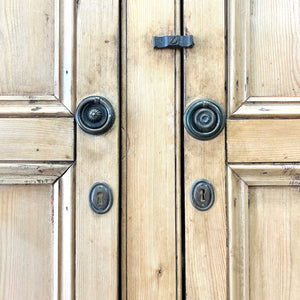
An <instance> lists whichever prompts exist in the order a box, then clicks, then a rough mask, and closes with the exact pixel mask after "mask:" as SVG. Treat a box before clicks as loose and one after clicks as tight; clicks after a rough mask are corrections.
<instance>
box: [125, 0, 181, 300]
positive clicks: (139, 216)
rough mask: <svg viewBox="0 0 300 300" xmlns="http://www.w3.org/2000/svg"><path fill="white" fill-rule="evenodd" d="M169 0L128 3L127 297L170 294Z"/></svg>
mask: <svg viewBox="0 0 300 300" xmlns="http://www.w3.org/2000/svg"><path fill="white" fill-rule="evenodd" d="M174 4H175V3H174V1H173V2H172V1H171V2H170V1H163V2H162V1H138V0H134V1H127V4H126V8H125V9H126V13H127V19H126V26H127V37H126V41H127V49H126V57H124V58H123V59H126V60H127V72H126V75H125V76H126V82H127V94H126V96H125V98H124V99H125V101H126V110H127V116H126V117H127V130H126V141H127V142H126V147H127V153H126V154H127V161H126V165H127V181H126V188H127V219H126V220H127V262H126V263H127V298H128V299H142V298H144V299H176V293H177V291H176V290H177V286H176V225H175V222H176V202H175V201H176V187H175V176H176V173H175V172H176V170H175V164H176V162H175V148H176V137H175V132H176V127H175V126H177V125H175V111H176V103H175V98H176V97H177V96H176V94H175V93H176V91H175V89H176V87H175V81H176V82H178V79H177V78H176V77H175V65H176V56H175V51H174V50H163V51H161V50H154V49H153V44H152V43H153V39H152V38H153V36H155V35H157V36H163V35H170V34H174V32H175V20H174V13H175V5H174Z"/></svg>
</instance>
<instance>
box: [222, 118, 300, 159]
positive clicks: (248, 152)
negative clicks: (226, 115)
mask: <svg viewBox="0 0 300 300" xmlns="http://www.w3.org/2000/svg"><path fill="white" fill-rule="evenodd" d="M299 130H300V120H276V121H274V120H234V121H232V120H229V121H228V122H227V151H228V161H229V162H297V161H300V152H299V146H300V140H299Z"/></svg>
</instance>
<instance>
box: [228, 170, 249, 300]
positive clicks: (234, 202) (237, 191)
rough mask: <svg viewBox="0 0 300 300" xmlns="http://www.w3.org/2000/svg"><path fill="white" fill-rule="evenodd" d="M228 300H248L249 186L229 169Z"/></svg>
mask: <svg viewBox="0 0 300 300" xmlns="http://www.w3.org/2000/svg"><path fill="white" fill-rule="evenodd" d="M227 176H228V244H229V245H228V247H229V249H228V250H229V251H228V252H229V257H228V260H229V266H228V267H229V270H228V274H229V278H228V279H229V291H228V292H229V299H232V300H238V299H243V300H246V299H249V230H248V227H249V226H248V219H249V217H248V215H249V213H248V185H247V184H246V183H245V182H244V181H243V180H241V178H240V177H239V176H238V175H237V174H235V173H234V172H233V171H232V170H231V168H230V167H228V174H227Z"/></svg>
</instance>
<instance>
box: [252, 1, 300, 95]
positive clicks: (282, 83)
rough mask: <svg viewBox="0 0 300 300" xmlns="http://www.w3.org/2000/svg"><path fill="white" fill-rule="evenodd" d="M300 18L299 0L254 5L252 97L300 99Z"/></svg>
mask: <svg viewBox="0 0 300 300" xmlns="http://www.w3.org/2000/svg"><path fill="white" fill-rule="evenodd" d="M249 2H250V1H249ZM299 14H300V3H299V1H298V0H275V1H274V0H265V1H259V0H254V1H251V17H250V20H251V21H250V22H251V26H250V28H251V29H250V37H251V39H250V45H251V50H250V51H251V52H250V53H251V54H250V57H251V59H250V66H249V68H250V70H251V73H250V76H249V81H250V88H251V92H250V94H251V95H253V96H273V97H274V96H286V97H287V96H290V97H293V96H300V80H299V78H300V69H299V65H300V55H299V48H298V47H299V38H300V23H299Z"/></svg>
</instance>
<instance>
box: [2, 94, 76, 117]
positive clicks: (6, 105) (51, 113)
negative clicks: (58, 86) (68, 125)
mask: <svg viewBox="0 0 300 300" xmlns="http://www.w3.org/2000/svg"><path fill="white" fill-rule="evenodd" d="M1 98H2V99H3V100H2V99H1ZM26 98H27V99H26ZM32 98H33V99H32ZM0 117H1V118H31V117H49V118H51V117H54V118H57V117H73V114H72V113H71V112H70V110H69V109H68V108H67V107H66V106H65V105H64V104H63V103H62V102H60V101H59V100H58V99H57V98H56V97H55V96H53V97H52V98H51V97H50V96H49V98H48V99H45V98H43V99H39V97H29V98H28V97H22V98H20V97H9V98H7V97H0Z"/></svg>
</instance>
